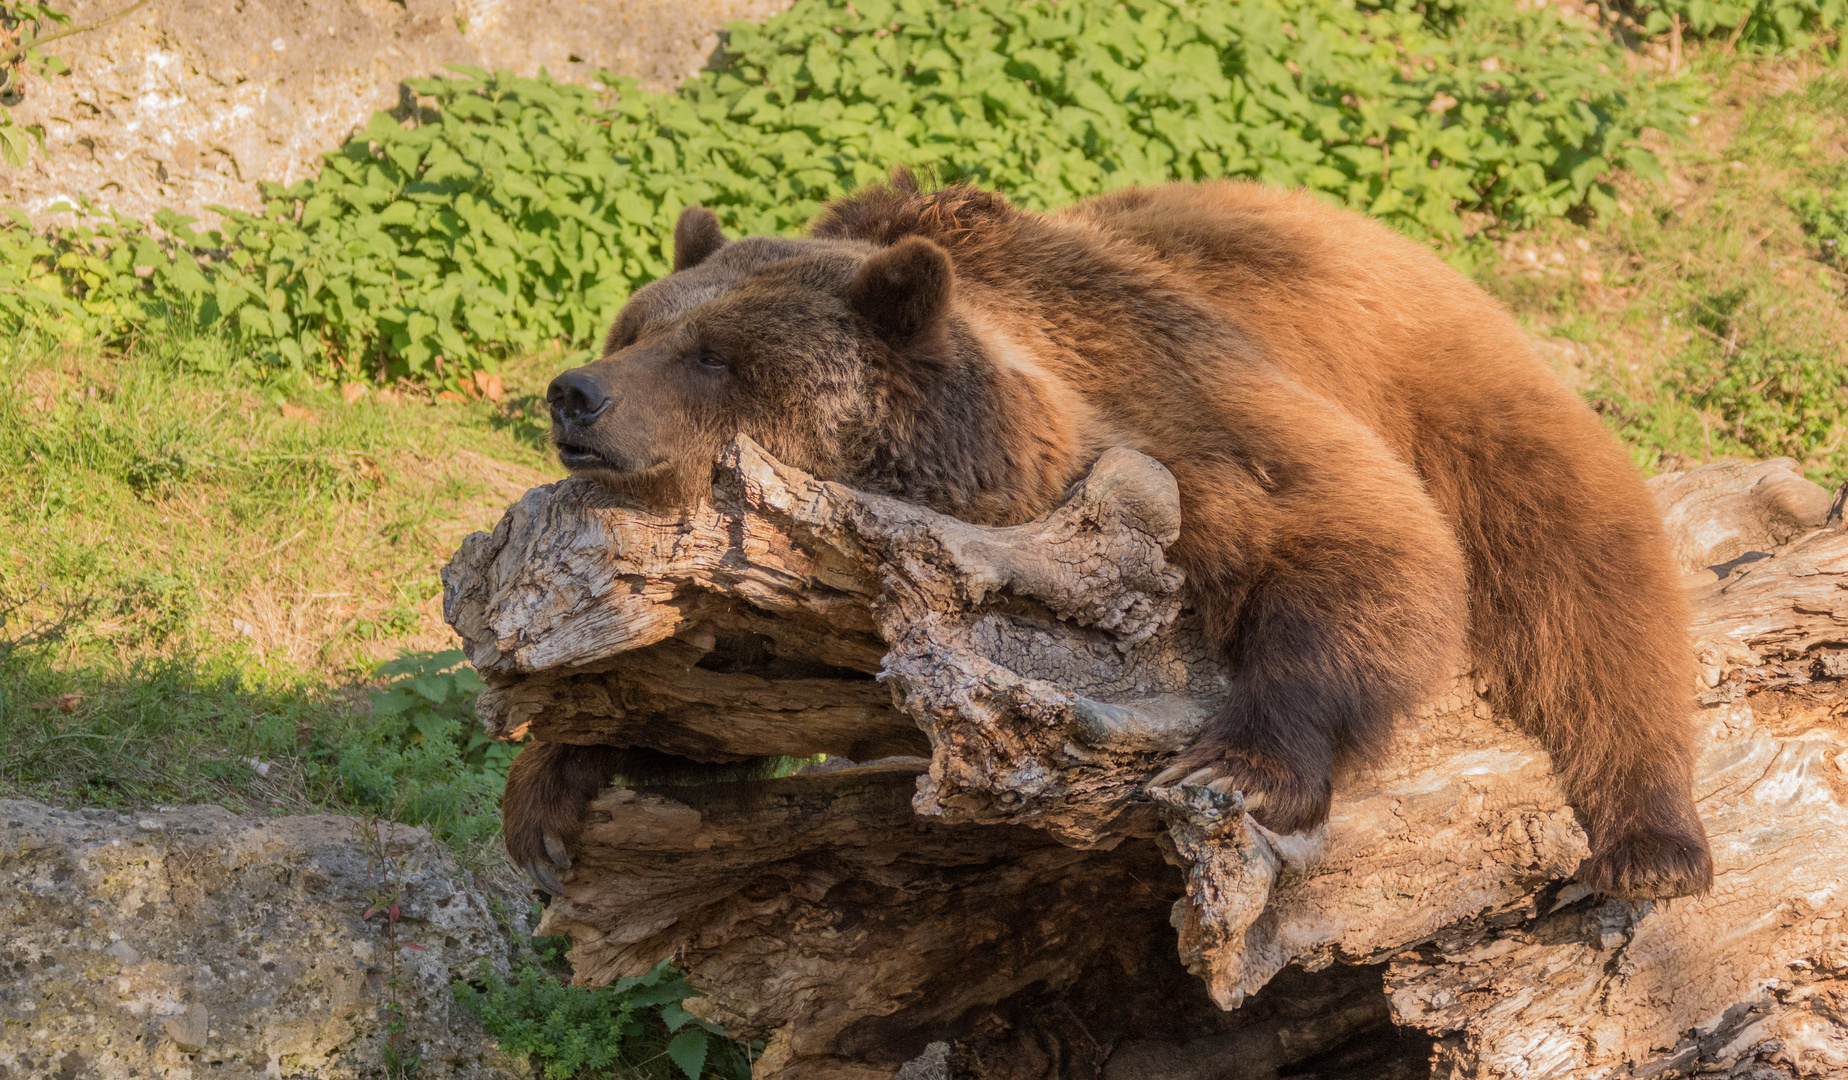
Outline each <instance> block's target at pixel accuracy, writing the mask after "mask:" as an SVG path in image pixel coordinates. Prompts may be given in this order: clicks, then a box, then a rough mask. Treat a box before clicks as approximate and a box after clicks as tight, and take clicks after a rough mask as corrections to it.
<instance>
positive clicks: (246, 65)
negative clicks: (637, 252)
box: [0, 0, 788, 219]
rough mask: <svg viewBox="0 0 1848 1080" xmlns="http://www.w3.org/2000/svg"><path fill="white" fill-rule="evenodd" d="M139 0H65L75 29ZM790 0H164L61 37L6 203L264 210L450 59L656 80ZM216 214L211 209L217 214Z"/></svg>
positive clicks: (690, 67) (36, 89) (7, 174)
mask: <svg viewBox="0 0 1848 1080" xmlns="http://www.w3.org/2000/svg"><path fill="white" fill-rule="evenodd" d="M130 2H132V0H70V2H69V3H59V4H56V5H54V6H56V7H57V8H58V9H59V10H62V11H64V12H66V13H68V14H69V15H70V16H71V17H72V20H73V22H74V23H75V24H77V25H84V24H88V23H92V22H96V21H98V20H100V19H102V18H104V17H106V16H108V15H110V14H113V13H115V12H117V11H120V10H121V9H123V8H125V7H127V6H128V5H129V3H130ZM787 6H788V0H403V2H402V3H394V2H392V0H188V2H186V3H169V2H156V3H153V4H150V5H148V6H147V7H144V8H141V9H140V10H138V11H136V12H134V13H133V14H131V15H129V16H127V17H126V18H123V19H121V20H119V21H116V22H112V23H110V24H108V25H107V26H104V27H102V28H101V29H98V30H95V31H92V32H90V33H87V34H81V35H78V36H76V37H70V38H65V39H63V40H61V41H59V42H57V43H56V44H55V45H53V46H52V47H51V51H52V52H54V53H56V54H57V55H59V56H61V57H63V58H64V60H65V61H66V62H67V63H68V64H69V65H70V67H71V74H70V75H67V76H62V77H59V78H57V79H55V80H53V81H52V82H51V83H50V84H49V85H46V84H44V83H42V82H40V81H39V80H38V79H37V78H36V77H32V78H30V79H29V80H28V82H27V96H26V100H25V102H24V103H22V104H21V105H19V106H16V107H14V109H13V110H12V111H13V115H14V117H15V119H17V120H18V121H20V122H21V123H28V124H42V125H43V126H44V127H45V130H46V134H47V139H48V143H49V154H48V155H39V154H37V153H36V151H35V152H34V156H33V160H32V162H31V164H29V165H28V166H27V167H26V168H24V169H12V168H0V204H6V205H12V206H19V207H22V208H23V209H25V210H27V211H28V212H31V213H33V214H35V215H37V216H39V217H40V218H41V219H44V218H45V215H44V214H43V211H44V209H45V207H47V206H49V205H51V204H53V203H55V202H57V201H58V200H60V199H62V200H66V201H71V202H75V201H76V198H77V197H78V196H80V195H82V196H87V197H89V198H90V199H92V200H94V201H96V202H97V203H98V204H100V205H102V206H105V207H111V208H114V209H116V210H119V211H121V212H122V213H125V214H129V215H132V216H136V217H146V216H148V215H150V214H152V213H153V212H154V211H155V210H157V209H159V208H161V207H173V208H174V209H177V210H181V211H183V212H185V213H188V214H193V215H202V214H204V213H205V211H204V207H206V206H207V205H211V204H219V205H224V206H233V207H239V208H242V209H256V208H258V207H259V206H260V205H261V204H260V201H259V199H258V191H257V182H258V181H260V180H273V181H278V182H282V183H294V182H295V181H297V180H300V179H302V178H304V177H307V176H311V175H314V174H315V173H316V172H317V171H318V170H319V167H320V164H319V162H320V155H321V154H323V153H325V152H327V151H329V150H332V149H334V148H336V147H337V146H338V145H339V144H340V142H341V141H342V140H343V139H344V138H345V137H346V135H347V134H348V132H350V131H351V130H352V129H354V128H355V127H356V126H363V125H364V124H365V122H366V119H367V118H368V117H369V116H371V114H372V113H373V112H374V111H375V110H379V109H392V108H395V107H396V106H398V105H399V104H400V100H401V94H402V91H401V90H400V87H399V84H400V82H401V81H402V80H404V79H406V78H411V77H414V76H420V75H431V74H437V73H440V72H441V71H442V70H443V67H444V65H447V64H467V65H473V66H476V67H482V68H489V69H496V68H509V69H511V70H513V71H515V72H518V73H520V74H523V75H531V74H534V73H536V72H537V71H539V70H540V69H541V68H544V69H545V70H547V71H548V72H550V73H551V74H552V75H554V76H556V77H558V78H560V79H566V80H570V81H575V82H588V81H589V80H590V78H591V76H592V75H594V74H595V73H596V72H597V71H599V70H602V69H608V70H610V71H613V72H616V73H617V74H619V75H634V76H638V77H640V78H641V80H642V82H643V84H644V85H646V86H650V87H653V88H656V89H664V88H667V87H671V86H673V85H674V84H676V83H678V82H679V81H680V80H681V79H683V78H685V77H687V76H688V75H690V74H692V73H693V72H695V71H698V70H699V68H700V67H701V66H702V65H703V64H705V62H706V61H707V59H708V57H710V55H711V54H712V52H713V50H714V49H715V48H717V46H718V31H719V28H720V27H721V26H722V25H723V24H724V23H726V22H730V21H733V20H738V19H757V20H761V19H763V18H766V17H768V16H769V15H771V14H772V13H774V12H777V11H780V10H782V9H783V8H785V7H787ZM208 216H209V215H208Z"/></svg>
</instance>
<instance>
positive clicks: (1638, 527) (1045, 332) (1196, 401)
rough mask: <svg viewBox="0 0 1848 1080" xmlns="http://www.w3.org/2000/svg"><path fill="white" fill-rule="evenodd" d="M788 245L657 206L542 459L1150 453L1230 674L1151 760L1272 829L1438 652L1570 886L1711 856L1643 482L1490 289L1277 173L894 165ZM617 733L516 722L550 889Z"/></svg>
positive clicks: (833, 460)
mask: <svg viewBox="0 0 1848 1080" xmlns="http://www.w3.org/2000/svg"><path fill="white" fill-rule="evenodd" d="M811 233H812V235H811V236H810V237H808V238H802V239H776V238H762V237H757V238H750V239H744V240H739V241H736V242H729V243H728V242H727V241H726V240H725V238H724V237H723V236H722V235H721V234H720V232H719V225H718V220H717V218H716V217H714V216H713V215H712V213H711V212H709V211H706V210H702V209H697V208H693V209H688V210H687V211H686V212H685V213H683V214H682V215H681V217H680V221H679V224H678V226H677V228H676V229H675V231H674V273H672V274H671V275H669V276H668V277H666V278H663V279H661V280H660V281H657V282H655V283H653V284H651V285H649V286H647V287H646V288H643V289H641V290H639V291H638V292H637V293H636V294H635V296H634V297H633V298H632V299H631V300H630V301H629V303H628V305H627V306H626V307H625V308H624V309H623V310H622V312H621V314H620V316H619V317H618V318H617V320H616V324H615V326H614V327H613V328H612V329H611V331H610V333H609V338H608V340H607V341H606V342H605V344H604V348H603V356H602V358H601V359H600V360H597V361H596V362H594V363H591V364H588V365H586V366H584V367H581V368H577V369H575V370H572V371H568V372H566V373H565V374H563V375H561V376H559V377H558V379H557V380H556V381H554V382H553V384H552V385H551V387H550V388H549V390H548V392H547V398H548V401H549V402H550V405H551V409H552V418H553V429H552V430H553V439H554V442H555V443H556V445H557V447H558V451H559V456H560V458H561V460H562V461H563V463H564V464H565V465H566V466H567V467H568V468H569V469H571V470H572V471H573V472H575V473H579V474H582V475H586V476H591V477H595V478H596V479H598V480H599V481H601V482H603V483H605V484H607V485H609V486H611V487H612V488H616V489H619V490H620V491H622V492H624V493H626V494H628V495H629V496H631V497H633V498H638V499H640V500H643V501H644V502H645V503H647V504H649V505H657V506H662V507H667V506H675V505H687V504H690V503H691V502H692V501H693V500H694V499H695V498H696V497H697V496H699V495H700V494H701V493H702V491H703V490H704V489H705V488H706V487H707V486H708V485H709V483H710V476H711V466H712V463H713V461H714V458H715V457H716V455H717V454H718V453H719V452H720V450H721V448H722V447H723V446H724V445H725V444H726V443H727V442H728V441H729V440H730V439H731V438H732V437H733V436H734V435H736V434H737V433H739V432H742V433H744V434H747V435H749V436H750V437H751V438H753V439H755V440H756V441H757V442H758V443H760V444H762V445H763V446H764V447H765V448H766V449H768V450H769V451H770V452H771V453H772V454H774V455H775V456H777V457H778V458H780V459H782V460H783V461H785V462H788V463H789V464H791V465H794V466H797V467H799V468H801V469H805V470H807V471H809V472H811V473H813V474H815V475H817V476H820V477H823V478H828V479H834V480H839V481H842V482H844V483H847V484H849V485H852V486H855V487H859V488H863V489H866V490H871V491H877V492H883V493H886V494H890V495H895V496H899V497H901V498H905V499H909V500H913V501H916V502H920V503H924V504H927V505H929V506H931V507H934V508H936V509H938V510H941V511H944V512H946V513H949V514H953V515H955V516H957V517H960V518H964V519H966V520H969V521H973V522H979V523H985V524H993V525H1004V524H1010V523H1017V522H1021V521H1025V520H1028V519H1031V518H1034V517H1036V516H1039V515H1041V514H1043V513H1045V512H1047V511H1048V510H1050V509H1051V508H1052V507H1053V506H1055V505H1056V504H1057V503H1058V502H1059V500H1060V498H1061V496H1062V495H1063V493H1064V492H1065V491H1066V489H1067V487H1068V485H1070V484H1071V483H1073V482H1074V481H1075V480H1076V479H1078V478H1080V477H1082V476H1083V475H1084V473H1085V472H1086V470H1087V469H1088V467H1089V466H1090V465H1091V464H1092V462H1093V461H1094V460H1095V459H1096V458H1097V456H1098V455H1099V454H1100V453H1102V452H1103V451H1104V450H1105V449H1107V448H1109V447H1112V446H1129V447H1133V448H1134V449H1137V450H1140V451H1142V452H1144V453H1146V454H1149V455H1151V456H1153V457H1155V458H1156V459H1158V460H1159V461H1161V462H1162V463H1163V464H1165V465H1166V466H1167V467H1168V468H1169V469H1170V470H1171V471H1172V472H1173V473H1174V476H1175V478H1176V480H1177V481H1178V483H1179V487H1180V493H1181V504H1182V526H1181V536H1180V539H1179V540H1178V541H1177V542H1176V543H1175V545H1174V548H1173V551H1172V556H1173V558H1174V560H1175V561H1176V562H1177V563H1178V564H1179V565H1180V566H1181V567H1182V569H1183V570H1185V572H1186V575H1187V580H1188V583H1189V586H1190V589H1191V595H1192V600H1193V603H1194V604H1195V606H1196V607H1197V609H1198V610H1199V611H1200V613H1201V614H1202V616H1203V618H1204V620H1205V622H1206V623H1207V625H1208V626H1209V628H1210V630H1211V632H1212V634H1213V635H1214V636H1215V637H1216V639H1217V640H1218V641H1219V642H1220V643H1221V644H1222V646H1223V648H1224V650H1225V654H1226V656H1227V658H1228V660H1229V661H1230V662H1231V664H1232V666H1233V668H1234V670H1235V671H1236V675H1235V677H1234V685H1233V689H1232V693H1231V696H1230V698H1229V700H1227V701H1226V702H1225V704H1224V706H1223V707H1222V708H1220V709H1219V711H1218V713H1217V715H1216V716H1215V717H1214V718H1213V719H1212V721H1211V722H1210V724H1209V725H1208V727H1207V729H1206V731H1205V733H1204V734H1203V735H1202V736H1201V737H1200V738H1199V740H1198V741H1197V742H1196V743H1195V745H1194V746H1193V747H1192V748H1191V749H1189V750H1187V751H1186V752H1184V753H1183V754H1181V755H1180V757H1179V758H1178V759H1177V762H1176V764H1175V767H1174V768H1171V769H1169V770H1167V771H1166V772H1165V773H1164V774H1163V775H1161V776H1158V777H1157V778H1156V780H1155V782H1156V783H1168V782H1172V781H1174V780H1176V779H1177V778H1180V777H1182V776H1183V774H1186V778H1185V780H1184V781H1183V782H1186V783H1196V784H1206V785H1208V786H1211V787H1214V788H1215V789H1216V790H1220V791H1226V790H1230V789H1238V790H1240V791H1242V792H1243V793H1244V794H1245V796H1246V799H1247V805H1248V806H1249V807H1250V808H1251V810H1252V812H1253V813H1254V815H1255V816H1256V817H1257V818H1258V820H1259V821H1261V822H1263V823H1264V824H1265V825H1267V826H1268V827H1270V828H1272V829H1274V830H1277V831H1279V832H1292V831H1296V830H1301V829H1307V828H1310V827H1312V826H1314V825H1316V824H1318V823H1320V822H1321V821H1323V820H1324V819H1325V818H1326V817H1327V816H1328V809H1329V796H1330V784H1331V778H1332V777H1333V776H1334V774H1335V773H1336V772H1337V770H1339V769H1340V768H1342V767H1343V765H1345V764H1348V763H1359V762H1365V761H1367V760H1368V759H1369V758H1371V757H1373V756H1374V755H1377V754H1379V753H1380V752H1381V750H1382V748H1383V747H1384V745H1385V744H1386V742H1387V739H1388V736H1389V734H1390V731H1391V728H1392V724H1393V720H1394V718H1395V716H1397V715H1399V714H1401V713H1404V712H1406V711H1407V710H1408V709H1409V708H1410V707H1412V706H1413V705H1415V704H1417V703H1418V701H1419V699H1420V698H1421V696H1422V695H1424V694H1426V693H1427V692H1428V691H1429V690H1430V689H1431V688H1432V687H1433V683H1434V681H1436V680H1438V679H1441V678H1443V677H1446V676H1447V675H1448V674H1449V673H1451V672H1452V671H1454V670H1455V668H1456V666H1457V665H1458V663H1459V662H1460V661H1461V660H1462V658H1463V655H1464V650H1465V647H1466V646H1467V648H1468V650H1469V654H1470V657H1471V659H1472V660H1473V662H1474V664H1475V667H1476V669H1477V671H1478V672H1479V674H1480V675H1482V676H1483V677H1485V678H1487V679H1488V681H1489V683H1490V684H1491V691H1490V693H1491V696H1492V698H1493V699H1494V700H1495V701H1496V703H1497V704H1498V706H1499V707H1500V708H1501V709H1503V710H1505V711H1506V712H1507V713H1508V714H1509V715H1511V716H1512V717H1514V718H1515V719H1516V720H1517V721H1518V722H1520V723H1521V724H1523V725H1524V726H1525V727H1526V729H1527V730H1529V731H1531V732H1532V733H1533V734H1534V735H1535V736H1537V737H1538V738H1539V739H1540V741H1541V742H1542V743H1544V744H1545V746H1546V747H1547V748H1548V750H1549V751H1551V753H1552V755H1553V760H1554V763H1555V767H1556V768H1557V770H1558V772H1559V773H1560V775H1561V777H1562V778H1563V780H1564V783H1565V787H1566V791H1567V793H1568V795H1569V797H1570V799H1571V801H1572V804H1573V806H1574V807H1575V808H1576V810H1577V811H1578V813H1579V815H1580V816H1581V818H1582V819H1583V821H1584V824H1585V827H1586V830H1587V832H1588V833H1589V836H1590V840H1591V856H1590V858H1589V859H1588V860H1587V863H1586V865H1585V866H1583V867H1582V868H1581V870H1580V879H1581V880H1582V881H1583V882H1585V883H1586V884H1588V885H1590V886H1591V887H1593V888H1595V889H1597V890H1599V891H1601V892H1604V893H1609V894H1614V895H1619V896H1627V897H1671V896H1682V895H1687V894H1692V893H1699V892H1702V891H1704V890H1706V889H1707V888H1708V887H1709V886H1710V884H1711V882H1712V860H1711V855H1710V853H1709V851H1708V847H1707V839H1706V834H1705V832H1704V830H1703V829H1702V826H1701V822H1700V818H1699V816H1698V815H1697V814H1696V812H1695V808H1694V801H1693V798H1692V795H1691V792H1690V767H1691V761H1692V757H1693V750H1692V745H1691V732H1690V727H1689V713H1690V709H1691V701H1690V694H1691V690H1692V686H1693V677H1694V676H1693V662H1692V657H1691V654H1690V649H1689V646H1688V641H1687V636H1686V621H1687V620H1686V610H1685V605H1684V600H1683V597H1682V593H1681V589H1680V586H1679V584H1678V579H1677V574H1676V573H1675V571H1674V569H1673V567H1672V566H1671V563H1670V561H1669V557H1668V554H1667V551H1666V546H1665V543H1664V538H1663V535H1662V528H1661V525H1660V522H1659V519H1658V515H1657V511H1656V508H1655V506H1654V504H1653V502H1652V501H1651V499H1650V496H1649V494H1648V493H1647V492H1646V491H1645V489H1644V487H1643V485H1642V482H1641V477H1640V476H1639V475H1638V473H1637V471H1636V469H1635V468H1634V467H1633V466H1632V465H1631V463H1630V461H1629V459H1628V457H1627V455H1626V454H1625V452H1624V450H1623V448H1622V447H1621V446H1620V445H1619V444H1618V443H1617V441H1616V440H1615V439H1614V438H1613V437H1612V436H1611V435H1610V434H1609V433H1608V432H1606V431H1605V430H1604V428H1603V426H1602V425H1601V424H1600V423H1599V421H1598V419H1597V417H1596V416H1594V415H1593V414H1592V412H1591V411H1590V410H1589V409H1588V408H1586V407H1585V405H1584V404H1583V403H1581V402H1580V401H1579V400H1578V399H1577V398H1576V397H1575V396H1574V395H1573V394H1572V393H1571V392H1570V391H1568V390H1566V389H1565V388H1564V387H1563V386H1561V384H1560V383H1559V382H1558V381H1557V380H1556V379H1555V378H1554V376H1553V374H1552V373H1551V372H1550V371H1549V370H1548V369H1547V368H1546V366H1545V365H1544V364H1543V363H1542V362H1541V361H1540V360H1539V359H1538V358H1537V357H1536V356H1535V354H1534V352H1533V350H1532V349H1531V348H1530V346H1529V345H1528V343H1527V341H1526V340H1525V338H1524V336H1523V334H1522V332H1521V330H1520V329H1519V327H1517V326H1516V324H1515V322H1514V320H1513V319H1512V318H1510V317H1509V315H1508V313H1507V312H1506V311H1504V310H1503V309H1502V308H1501V307H1500V306H1499V305H1498V304H1497V303H1496V302H1495V301H1494V300H1492V299H1491V298H1490V297H1489V296H1487V295H1486V294H1485V293H1483V292H1482V291H1481V290H1480V289H1478V288H1477V287H1476V286H1474V285H1473V284H1472V283H1471V282H1469V281H1467V280H1466V279H1465V278H1463V277H1462V276H1461V275H1459V274H1458V273H1457V272H1456V271H1454V270H1453V269H1451V268H1450V267H1449V266H1447V265H1446V264H1445V263H1444V262H1443V261H1442V260H1440V259H1438V258H1437V257H1436V256H1435V255H1433V254H1432V253H1431V252H1429V251H1427V250H1425V249H1424V248H1422V247H1420V246H1419V245H1417V244H1415V243H1413V242H1411V241H1409V240H1407V239H1405V238H1403V237H1401V236H1399V235H1397V234H1395V233H1393V232H1391V231H1389V230H1388V229H1386V228H1385V227H1383V226H1381V225H1379V224H1378V223H1376V222H1373V221H1370V220H1368V219H1366V218H1363V217H1361V216H1359V215H1357V214H1354V213H1351V212H1348V211H1346V210H1341V209H1337V208H1335V207H1333V206H1330V205H1327V204H1325V203H1323V202H1321V201H1318V200H1317V199H1315V198H1314V197H1312V196H1310V195H1308V194H1306V193H1302V192H1284V191H1275V190H1269V189H1266V188H1264V187H1260V186H1257V185H1254V184H1249V183H1242V182H1222V183H1211V184H1203V185H1197V186H1195V185H1175V186H1168V187H1157V188H1131V189H1128V190H1124V191H1119V192H1116V193H1113V194H1109V195H1103V196H1100V197H1097V198H1093V199H1089V200H1086V201H1084V202H1081V203H1079V204H1077V205H1075V206H1072V207H1070V208H1068V209H1065V210H1062V211H1059V212H1057V213H1053V214H1037V213H1031V212H1028V211H1025V210H1021V209H1019V208H1017V207H1014V206H1012V205H1010V204H1009V203H1008V202H1007V201H1006V200H1005V199H1003V198H1002V197H1001V196H999V195H996V194H993V193H990V192H986V191H981V190H976V189H974V188H970V187H950V188H947V189H944V190H938V191H934V192H926V191H921V190H919V188H918V186H917V185H916V184H915V182H913V181H912V180H911V179H910V178H909V177H908V176H907V175H905V174H902V173H901V174H900V175H899V176H898V178H897V179H896V180H895V181H894V182H893V183H892V184H891V185H884V186H875V187H873V188H870V189H868V190H865V191H863V192H861V193H860V194H857V195H854V196H851V197H849V198H846V199H844V200H842V201H840V202H837V203H835V204H833V205H832V206H830V207H828V208H827V209H826V210H825V211H824V212H823V213H822V214H821V216H820V217H819V218H818V219H817V220H816V221H815V222H814V225H813V228H812V230H811ZM623 760H624V759H623V753H622V752H621V751H618V750H613V749H610V748H598V747H571V746H563V745H541V746H539V747H537V748H535V749H534V750H533V751H530V752H528V753H526V754H525V755H523V756H522V757H520V758H519V760H518V762H517V763H516V765H515V768H514V770H513V774H512V776H511V777H510V778H509V780H508V785H507V794H506V796H505V800H504V802H503V813H504V819H505V824H506V836H507V845H508V850H509V851H510V852H511V854H512V856H513V858H514V859H515V861H516V862H517V863H519V864H520V865H522V866H525V867H527V868H528V869H530V870H532V871H533V872H534V875H535V877H536V878H538V879H539V880H540V881H542V882H544V883H546V884H547V885H548V887H550V888H553V889H554V890H556V886H557V877H556V874H555V873H554V872H553V871H554V870H555V869H562V868H565V867H568V866H569V865H570V861H569V848H570V846H571V844H572V843H573V842H574V841H575V839H576V837H577V834H578V831H579V828H580V822H581V819H582V815H583V813H584V808H585V804H586V802H587V801H588V800H589V799H590V798H591V797H592V796H593V795H594V794H595V793H596V792H597V791H598V790H600V789H601V788H602V787H603V786H604V785H605V784H607V783H608V782H609V780H610V778H611V776H612V775H613V774H614V773H616V772H617V771H618V770H619V769H621V768H623Z"/></svg>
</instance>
